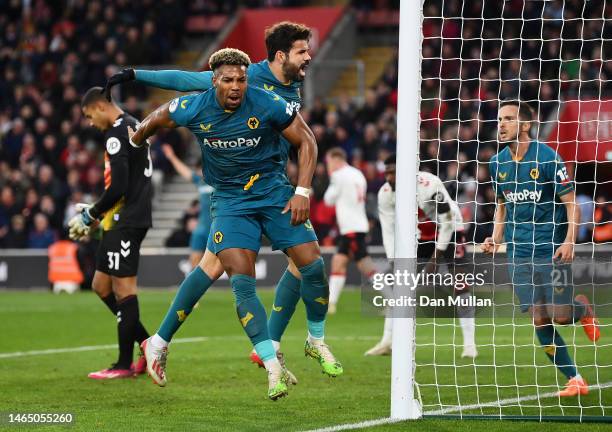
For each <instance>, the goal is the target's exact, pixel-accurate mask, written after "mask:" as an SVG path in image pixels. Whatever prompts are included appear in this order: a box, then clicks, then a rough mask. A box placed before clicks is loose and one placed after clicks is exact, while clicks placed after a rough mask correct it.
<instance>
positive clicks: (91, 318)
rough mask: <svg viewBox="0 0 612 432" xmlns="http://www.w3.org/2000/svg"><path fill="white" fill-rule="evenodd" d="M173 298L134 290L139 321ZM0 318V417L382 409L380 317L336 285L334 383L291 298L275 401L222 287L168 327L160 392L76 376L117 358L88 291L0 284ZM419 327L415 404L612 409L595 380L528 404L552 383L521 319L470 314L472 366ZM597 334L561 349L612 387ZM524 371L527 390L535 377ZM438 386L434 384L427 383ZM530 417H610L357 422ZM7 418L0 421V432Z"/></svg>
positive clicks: (138, 419) (444, 423)
mask: <svg viewBox="0 0 612 432" xmlns="http://www.w3.org/2000/svg"><path fill="white" fill-rule="evenodd" d="M259 294H260V296H261V298H262V301H263V302H264V304H265V305H266V306H269V305H271V304H272V295H273V293H272V290H260V292H259ZM173 296H174V291H157V290H143V291H142V292H141V293H140V295H139V298H140V310H141V317H142V321H143V323H144V324H145V326H146V327H147V329H148V330H149V331H150V332H154V331H155V330H156V328H157V326H158V325H159V323H160V321H161V319H162V318H163V315H164V314H165V311H166V310H167V307H168V306H169V304H170V302H171V300H172V298H173ZM0 322H1V323H2V331H1V335H2V337H1V338H0V387H1V391H0V413H2V415H3V417H4V419H3V420H2V421H4V422H5V421H6V420H5V419H6V415H7V413H9V412H10V413H67V412H70V413H73V414H74V418H75V420H74V424H73V425H71V426H48V425H47V426H45V429H48V430H54V429H63V428H69V429H70V430H74V431H81V430H83V431H91V430H113V431H118V430H177V431H179V430H180V431H185V430H206V431H251V430H253V431H256V430H282V431H300V430H311V429H320V428H326V427H331V426H337V425H343V424H353V423H360V422H364V421H368V420H374V419H381V418H384V417H387V416H388V415H389V404H390V402H389V401H390V381H391V367H390V365H391V362H390V357H364V356H363V353H364V351H366V350H367V349H368V348H370V347H371V346H372V345H374V344H375V343H376V342H377V341H378V339H379V338H380V335H381V332H382V319H381V318H377V317H368V316H363V315H362V314H361V310H360V294H359V292H358V291H350V290H349V291H346V292H345V293H344V294H343V296H342V299H341V303H340V308H339V311H338V314H337V315H335V316H332V317H329V319H328V324H327V328H326V333H327V342H328V343H329V344H330V346H331V347H332V351H333V352H334V353H335V354H336V355H337V357H338V358H339V359H340V360H341V361H342V363H343V365H344V370H345V373H344V375H343V376H341V377H338V378H335V379H332V378H329V377H327V376H325V375H323V374H322V373H321V371H320V368H319V365H318V364H317V363H316V362H315V361H314V360H312V359H310V358H305V357H304V351H303V344H304V339H305V332H306V326H305V314H304V308H303V306H301V305H299V306H298V310H297V312H296V314H295V316H294V318H293V320H292V322H291V324H290V326H289V328H288V330H287V333H286V335H285V337H284V338H283V342H282V350H283V352H284V353H285V356H286V360H287V366H288V367H289V369H290V370H291V371H292V372H294V373H295V374H296V375H297V377H298V379H299V384H298V385H297V386H295V387H292V388H290V393H289V396H288V397H287V398H284V399H281V400H279V401H277V402H271V401H269V400H268V399H267V397H266V391H267V378H266V374H265V372H264V370H263V369H258V368H257V367H256V366H255V365H253V364H251V363H250V362H249V360H248V357H247V356H248V353H249V351H250V349H251V347H250V343H249V341H248V339H247V337H246V336H245V335H244V333H243V330H242V328H241V327H240V325H239V323H238V320H237V319H236V313H235V310H234V306H233V298H232V294H231V292H230V291H229V290H215V289H212V290H210V291H209V292H208V293H207V294H206V296H205V297H204V299H203V300H202V301H201V303H200V306H199V307H198V308H197V309H195V310H194V312H193V313H192V314H191V316H190V317H189V319H188V320H187V322H186V323H185V325H183V327H182V328H181V329H180V330H179V332H178V333H177V335H176V340H177V343H173V344H172V345H171V347H170V354H169V357H168V369H167V372H168V385H167V387H165V388H160V387H157V386H156V385H154V384H153V383H152V382H151V380H150V379H149V378H148V377H146V376H142V377H139V378H135V379H125V380H113V381H106V382H101V381H94V380H91V379H88V378H87V373H89V372H91V371H94V370H98V369H102V368H104V367H108V366H109V365H110V364H111V363H112V362H113V361H115V359H116V355H117V350H116V347H115V344H116V325H115V318H114V317H113V316H112V315H111V314H110V312H109V311H108V309H106V307H105V306H104V305H103V304H102V302H100V300H99V299H98V298H97V297H96V296H95V295H94V294H93V293H89V292H86V293H79V294H76V295H59V296H57V295H53V294H50V293H47V292H9V291H4V292H0ZM418 323H419V325H418V327H417V338H418V339H417V342H418V344H419V348H418V349H417V363H418V364H419V366H418V367H417V371H416V379H417V382H419V384H420V392H421V397H422V400H423V402H424V404H425V405H426V406H425V411H426V413H427V412H432V411H436V410H443V411H444V413H447V414H451V415H455V414H458V413H459V411H458V410H456V409H453V408H452V406H453V405H457V404H458V403H460V404H461V405H462V406H468V405H470V406H471V405H473V407H472V408H471V409H470V410H467V411H464V414H481V413H485V414H500V413H501V414H504V415H518V414H523V415H540V414H543V415H561V414H565V415H578V414H580V413H582V415H588V416H602V415H603V414H604V411H603V410H602V408H597V407H600V406H607V407H610V406H612V388H610V387H606V386H604V388H600V389H592V390H591V392H590V394H589V395H588V396H586V397H582V398H581V399H580V405H581V406H582V408H577V406H578V404H579V401H578V399H577V398H576V399H569V400H564V401H562V403H563V407H562V408H560V407H559V399H558V398H556V397H550V396H549V397H544V398H541V399H540V401H539V403H538V400H537V399H536V400H533V398H534V395H537V394H540V395H545V394H547V393H551V392H554V391H555V390H557V389H558V387H557V384H564V379H562V377H560V376H559V375H558V374H557V373H556V372H555V369H554V367H553V366H552V365H550V363H549V362H548V360H547V359H546V358H545V356H544V353H543V352H542V351H541V348H534V339H533V331H532V330H531V328H530V327H529V325H526V324H528V322H526V321H525V320H524V319H522V320H521V321H518V324H520V326H518V327H513V326H512V325H510V324H511V321H510V319H508V318H505V319H497V320H496V324H497V325H496V326H493V325H490V323H491V321H490V320H488V319H484V318H483V319H480V320H477V324H478V327H477V331H476V338H477V343H478V344H479V348H478V349H479V353H480V355H479V357H478V358H477V359H476V361H475V364H476V366H475V365H474V363H472V361H468V360H466V359H461V358H460V354H461V346H460V345H459V346H453V332H455V334H456V338H457V339H456V340H457V342H456V343H459V344H460V340H461V338H460V330H459V328H455V327H454V326H453V325H451V321H450V320H439V321H437V322H436V324H437V325H436V326H433V325H431V323H429V322H428V321H427V320H426V319H419V321H418ZM604 324H609V320H606V321H605V323H604ZM608 328H609V327H608ZM605 330H606V328H605V327H604V332H603V334H602V338H601V339H600V341H599V343H598V347H597V349H595V348H594V347H593V346H592V345H589V343H588V340H587V339H586V337H585V336H584V334H582V330H581V329H580V328H579V327H576V328H574V327H572V326H570V327H568V328H565V329H562V334H563V336H564V338H565V340H566V342H568V343H569V341H571V340H572V339H573V337H574V335H573V332H574V331H576V335H575V340H576V342H577V343H579V344H580V347H579V348H578V349H574V348H573V347H572V348H571V349H572V353H573V355H574V357H575V358H576V359H577V363H578V365H579V371H580V372H581V374H582V375H583V376H584V377H585V378H586V379H587V381H589V383H591V384H594V383H596V382H599V383H600V384H608V385H612V384H609V383H610V382H612V360H611V359H612V346H610V344H609V342H606V341H607V340H609V337H610V335H609V334H607V333H606V331H605ZM493 341H494V342H495V345H496V348H495V350H494V349H493ZM178 342H180V343H178ZM434 343H435V344H436V345H437V348H436V349H435V364H436V365H437V366H435V367H434V366H433V364H434V345H433V344H434ZM515 364H517V365H519V367H518V368H517V367H514V365H515ZM534 365H535V367H534ZM581 365H588V366H583V367H582V366H581ZM595 365H597V367H596V366H595ZM536 375H537V383H538V384H539V387H536V386H535V383H536ZM436 383H437V384H438V386H434V385H433V384H436ZM476 383H478V387H477V386H476V385H475V384H476ZM456 384H458V385H456ZM517 384H518V386H517ZM530 399H532V400H530ZM499 400H504V402H503V403H502V405H503V406H502V407H501V408H500V407H499V406H493V407H487V406H486V405H484V404H486V403H495V402H496V401H499ZM517 400H520V404H519V403H518V402H517ZM519 405H520V406H519ZM540 405H541V406H542V407H541V408H540ZM605 414H606V415H607V416H611V415H612V412H611V411H610V409H609V408H607V409H606V410H605ZM530 427H532V428H538V430H551V431H555V432H557V431H565V430H568V431H569V430H572V431H576V430H585V431H586V430H588V431H599V430H601V431H603V430H610V429H609V428H610V425H609V424H607V425H606V424H602V423H592V424H577V423H567V422H555V423H552V422H551V423H543V424H535V423H533V422H523V421H500V420H450V419H441V418H425V419H423V420H419V421H416V422H403V423H397V424H384V425H380V426H375V427H370V428H367V430H372V431H400V430H440V431H468V430H470V431H473V430H483V429H485V428H495V429H496V432H497V431H515V430H516V431H519V430H520V431H524V430H526V428H530ZM17 428H18V427H17V426H8V425H7V424H6V423H0V429H6V430H12V429H17ZM355 430H362V428H360V429H355Z"/></svg>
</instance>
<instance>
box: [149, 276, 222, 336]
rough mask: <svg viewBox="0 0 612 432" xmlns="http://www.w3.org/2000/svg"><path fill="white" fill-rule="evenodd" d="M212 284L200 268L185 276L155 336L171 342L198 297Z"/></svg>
mask: <svg viewBox="0 0 612 432" xmlns="http://www.w3.org/2000/svg"><path fill="white" fill-rule="evenodd" d="M212 283H213V281H212V280H211V279H210V278H209V277H208V275H207V274H206V273H204V271H203V270H202V269H201V268H200V267H196V268H195V269H193V271H192V272H191V273H189V274H188V275H187V277H186V278H185V280H184V281H183V283H182V284H181V286H180V287H179V290H178V292H177V293H176V296H175V297H174V301H173V302H172V305H171V306H170V309H168V313H167V314H166V317H165V318H164V320H163V321H162V324H161V326H160V327H159V330H158V331H157V334H158V335H159V336H160V337H161V338H162V339H164V340H165V341H167V342H170V340H172V336H174V333H176V331H177V330H178V329H179V327H180V326H181V324H183V322H184V321H185V320H186V319H187V316H188V315H189V314H190V313H191V311H192V310H193V306H194V305H195V304H196V303H197V302H198V300H200V297H202V296H203V295H204V293H205V292H206V290H207V289H208V287H210V286H211V285H212Z"/></svg>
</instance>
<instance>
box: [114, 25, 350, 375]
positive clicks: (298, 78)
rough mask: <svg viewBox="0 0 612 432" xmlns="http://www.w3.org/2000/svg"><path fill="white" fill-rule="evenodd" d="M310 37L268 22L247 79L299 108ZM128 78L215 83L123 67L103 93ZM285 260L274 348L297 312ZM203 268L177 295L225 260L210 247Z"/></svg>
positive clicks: (171, 316)
mask: <svg viewBox="0 0 612 432" xmlns="http://www.w3.org/2000/svg"><path fill="white" fill-rule="evenodd" d="M310 37H311V30H310V29H309V28H308V27H306V26H304V25H301V24H296V23H292V22H287V21H284V22H280V23H277V24H275V25H273V26H272V27H270V28H268V29H267V30H266V34H265V43H266V50H267V53H268V58H267V59H265V60H263V61H261V62H259V63H255V64H252V65H251V66H250V67H249V68H248V70H247V78H248V83H249V85H252V86H255V87H260V88H263V89H264V90H269V91H273V92H274V93H276V94H277V95H279V96H281V97H282V98H284V99H285V100H286V101H287V102H289V104H290V106H291V108H292V109H294V110H296V111H299V109H300V107H301V103H302V98H301V95H300V87H301V83H302V81H303V80H304V77H305V76H306V69H307V67H308V64H309V63H310V54H309V53H308V50H309V45H308V44H309V40H310ZM131 80H136V81H138V82H141V83H144V84H147V85H150V86H153V87H159V88H164V89H169V90H177V91H184V92H188V91H204V90H207V89H209V88H211V87H212V86H213V73H212V72H210V71H208V72H186V71H177V70H167V71H148V70H140V69H139V70H134V69H124V70H122V71H121V72H119V73H117V74H115V75H113V76H111V77H110V78H109V80H108V82H107V84H106V90H107V93H108V92H110V89H111V88H112V86H114V85H116V84H120V83H122V82H127V81H131ZM281 143H282V145H283V149H282V150H283V151H282V153H281V156H282V160H283V161H284V163H286V162H287V160H288V158H289V149H290V147H291V144H290V143H289V142H288V141H287V140H286V139H285V138H284V137H281ZM288 261H289V265H288V267H287V270H286V271H285V273H284V274H283V275H282V277H281V278H280V280H279V282H278V285H277V286H276V291H275V297H274V303H273V305H272V310H271V311H270V320H269V322H268V328H269V331H270V337H271V338H272V341H273V342H274V346H275V349H276V350H277V351H279V350H280V341H281V337H282V335H283V333H284V332H285V329H286V328H287V325H288V324H289V320H290V319H291V317H292V316H293V313H294V312H295V308H296V305H297V303H298V302H299V300H300V296H301V275H300V272H299V271H298V269H297V267H296V266H295V264H294V263H293V262H292V261H291V258H288ZM201 268H202V270H203V271H204V273H205V274H206V275H207V278H208V279H207V280H206V282H205V283H201V284H200V285H198V286H195V285H194V286H192V285H190V284H187V285H183V286H181V288H180V289H179V292H178V293H177V298H178V297H181V298H200V297H201V296H202V295H203V294H204V292H205V291H206V290H207V289H208V286H210V284H212V283H213V282H214V281H215V280H217V279H218V278H219V277H221V275H222V274H223V266H222V265H221V263H220V262H219V259H218V258H217V257H216V255H214V254H213V253H212V252H211V251H209V250H207V251H205V252H204V259H203V262H202V263H201ZM196 301H197V300H196ZM189 303H190V301H189ZM179 304H181V302H179ZM183 309H184V313H185V317H186V316H187V315H188V314H189V312H190V311H191V308H190V307H185V308H183ZM183 309H180V310H183ZM175 312H176V311H173V310H171V311H169V313H168V315H166V319H165V320H164V322H163V323H162V326H161V328H160V331H159V336H160V337H161V338H162V339H163V340H164V341H166V342H170V340H171V339H172V336H173V335H174V333H175V332H176V331H177V330H178V328H179V327H180V325H181V324H182V322H183V321H184V318H183V319H180V320H179V319H178V315H177V314H176V313H175ZM321 354H322V355H321V356H319V358H320V359H324V360H323V361H321V366H322V368H323V371H324V372H325V373H327V374H328V375H334V376H335V375H338V373H339V371H338V370H337V369H335V367H334V364H335V362H334V361H327V360H325V359H326V358H330V357H329V355H328V353H326V352H325V353H321ZM279 359H280V360H281V361H283V355H282V353H280V351H279ZM330 359H331V358H330ZM251 360H252V361H253V362H254V363H258V364H259V365H260V366H262V367H263V362H262V361H261V359H260V358H259V357H258V356H257V353H256V352H254V351H253V352H252V353H251Z"/></svg>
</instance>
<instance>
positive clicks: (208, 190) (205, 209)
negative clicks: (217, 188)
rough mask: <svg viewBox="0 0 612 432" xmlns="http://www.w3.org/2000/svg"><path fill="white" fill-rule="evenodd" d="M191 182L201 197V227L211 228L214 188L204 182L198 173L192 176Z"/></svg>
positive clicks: (199, 219)
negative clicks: (211, 200)
mask: <svg viewBox="0 0 612 432" xmlns="http://www.w3.org/2000/svg"><path fill="white" fill-rule="evenodd" d="M191 182H192V183H193V184H194V185H196V187H197V188H198V193H199V195H200V215H199V217H198V225H199V226H210V198H211V195H212V193H213V191H214V189H213V188H212V186H210V185H209V184H207V183H206V182H205V181H204V178H203V177H202V176H200V175H197V174H196V173H193V175H192V176H191Z"/></svg>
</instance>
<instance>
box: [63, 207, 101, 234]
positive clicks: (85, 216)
mask: <svg viewBox="0 0 612 432" xmlns="http://www.w3.org/2000/svg"><path fill="white" fill-rule="evenodd" d="M91 207H92V205H91V204H83V203H79V204H77V205H76V206H75V209H76V211H77V212H78V213H79V214H77V215H75V216H74V217H73V218H72V219H70V222H68V228H69V232H68V236H69V237H70V238H71V239H72V240H77V241H78V240H81V239H83V238H84V237H87V236H88V235H89V226H90V225H91V224H92V223H93V222H94V221H95V220H96V219H95V218H94V217H93V216H92V215H91V213H90V210H91Z"/></svg>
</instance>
